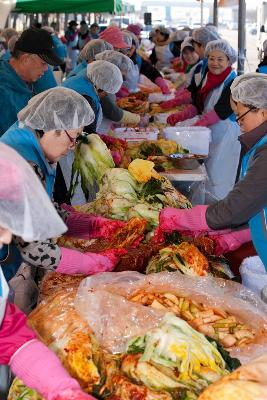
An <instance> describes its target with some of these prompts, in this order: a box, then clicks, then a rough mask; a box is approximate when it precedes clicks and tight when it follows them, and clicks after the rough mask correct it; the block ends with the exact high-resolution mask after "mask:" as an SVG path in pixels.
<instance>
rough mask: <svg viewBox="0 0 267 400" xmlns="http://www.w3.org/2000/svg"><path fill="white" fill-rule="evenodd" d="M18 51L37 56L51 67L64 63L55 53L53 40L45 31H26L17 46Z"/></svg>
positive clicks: (33, 29)
mask: <svg viewBox="0 0 267 400" xmlns="http://www.w3.org/2000/svg"><path fill="white" fill-rule="evenodd" d="M16 50H19V51H23V52H25V53H30V54H36V55H37V56H39V57H40V58H41V59H42V60H43V61H45V62H46V63H47V64H49V65H60V64H62V62H63V61H62V60H61V58H59V57H58V56H57V55H56V54H55V53H54V52H53V40H52V38H51V35H50V33H49V32H47V31H46V30H44V29H36V28H29V29H26V30H25V31H24V32H22V34H21V35H20V37H19V39H18V40H17V42H16V44H15V47H14V51H16Z"/></svg>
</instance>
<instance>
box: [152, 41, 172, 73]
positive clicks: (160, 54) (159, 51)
mask: <svg viewBox="0 0 267 400" xmlns="http://www.w3.org/2000/svg"><path fill="white" fill-rule="evenodd" d="M155 52H156V56H157V60H158V61H157V62H156V68H157V69H158V70H162V69H163V68H165V67H169V66H170V63H171V61H172V60H173V59H174V55H173V54H172V52H171V50H170V44H165V46H155Z"/></svg>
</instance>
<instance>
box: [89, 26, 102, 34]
mask: <svg viewBox="0 0 267 400" xmlns="http://www.w3.org/2000/svg"><path fill="white" fill-rule="evenodd" d="M99 31H100V28H99V27H98V26H92V28H91V32H92V33H93V34H94V35H97V34H98V33H99Z"/></svg>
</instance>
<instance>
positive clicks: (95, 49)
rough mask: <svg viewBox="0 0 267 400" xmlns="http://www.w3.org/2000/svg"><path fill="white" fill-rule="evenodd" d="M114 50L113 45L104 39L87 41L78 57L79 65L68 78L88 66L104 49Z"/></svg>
mask: <svg viewBox="0 0 267 400" xmlns="http://www.w3.org/2000/svg"><path fill="white" fill-rule="evenodd" d="M105 50H113V46H112V45H111V44H110V43H108V42H106V41H105V40H102V39H94V40H91V41H90V42H89V43H87V44H86V45H85V46H84V48H83V49H82V51H81V52H80V54H79V57H78V65H77V67H76V68H74V70H73V71H71V72H70V73H69V75H68V77H67V78H70V77H72V76H74V75H77V74H78V73H79V72H80V71H81V70H82V69H84V68H86V67H87V64H89V63H90V62H93V61H95V56H96V55H97V54H99V53H102V51H105Z"/></svg>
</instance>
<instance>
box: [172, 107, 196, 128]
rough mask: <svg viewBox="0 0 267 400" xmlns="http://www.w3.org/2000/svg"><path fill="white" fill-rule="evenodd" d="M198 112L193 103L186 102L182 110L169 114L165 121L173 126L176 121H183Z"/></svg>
mask: <svg viewBox="0 0 267 400" xmlns="http://www.w3.org/2000/svg"><path fill="white" fill-rule="evenodd" d="M197 114H198V111H197V108H196V107H195V106H193V104H188V105H187V106H185V108H184V109H183V110H182V111H179V112H177V113H175V114H171V115H169V116H168V118H167V123H168V124H170V125H172V126H174V125H175V124H177V122H181V121H185V120H186V119H190V118H193V117H195V116H196V115H197Z"/></svg>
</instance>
